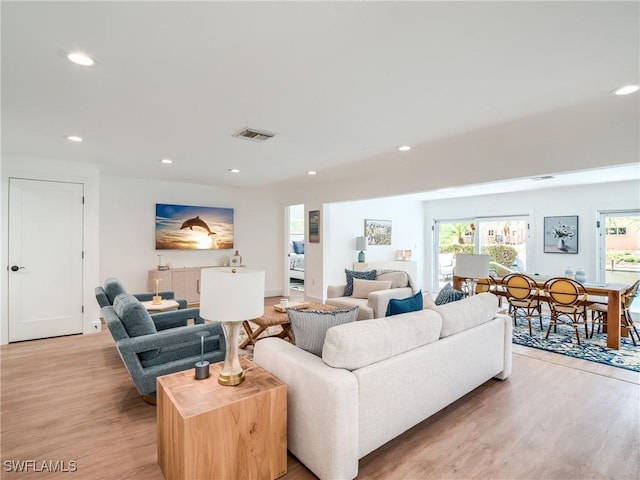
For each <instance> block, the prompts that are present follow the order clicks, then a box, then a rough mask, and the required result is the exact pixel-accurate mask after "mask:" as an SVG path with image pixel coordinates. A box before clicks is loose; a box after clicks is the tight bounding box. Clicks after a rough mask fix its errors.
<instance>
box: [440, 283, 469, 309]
mask: <svg viewBox="0 0 640 480" xmlns="http://www.w3.org/2000/svg"><path fill="white" fill-rule="evenodd" d="M463 298H464V292H461V291H460V290H456V289H455V288H453V287H452V286H451V282H449V283H447V284H446V285H445V286H444V287H442V290H440V293H438V296H437V297H436V305H444V304H445V303H450V302H456V301H458V300H462V299H463Z"/></svg>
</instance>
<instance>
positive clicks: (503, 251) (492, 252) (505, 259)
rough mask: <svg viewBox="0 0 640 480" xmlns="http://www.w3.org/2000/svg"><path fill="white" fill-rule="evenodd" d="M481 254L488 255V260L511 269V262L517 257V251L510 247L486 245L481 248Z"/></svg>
mask: <svg viewBox="0 0 640 480" xmlns="http://www.w3.org/2000/svg"><path fill="white" fill-rule="evenodd" d="M482 253H483V254H484V255H489V260H490V261H493V262H496V263H499V264H500V265H504V266H505V267H511V265H513V261H514V260H515V259H516V257H517V256H518V251H517V250H516V249H515V248H513V247H512V246H510V245H487V246H486V247H483V249H482Z"/></svg>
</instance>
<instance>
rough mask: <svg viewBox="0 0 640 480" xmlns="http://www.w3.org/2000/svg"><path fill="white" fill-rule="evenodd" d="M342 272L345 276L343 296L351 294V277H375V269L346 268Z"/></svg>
mask: <svg viewBox="0 0 640 480" xmlns="http://www.w3.org/2000/svg"><path fill="white" fill-rule="evenodd" d="M344 273H345V275H346V276H347V286H346V287H344V296H345V297H350V296H351V295H353V279H354V278H360V279H362V280H375V279H376V271H375V270H363V271H356V270H347V269H346V268H345V269H344Z"/></svg>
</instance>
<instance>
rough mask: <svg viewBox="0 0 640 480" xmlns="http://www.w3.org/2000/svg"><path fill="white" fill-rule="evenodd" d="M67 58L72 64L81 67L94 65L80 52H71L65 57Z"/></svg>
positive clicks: (87, 56)
mask: <svg viewBox="0 0 640 480" xmlns="http://www.w3.org/2000/svg"><path fill="white" fill-rule="evenodd" d="M67 58H68V59H69V60H71V61H72V62H73V63H75V64H77V65H82V66H83V67H90V66H92V65H94V64H95V63H96V62H95V60H94V59H93V58H91V57H90V56H89V55H87V54H86V53H82V52H71V53H70V54H69V55H67Z"/></svg>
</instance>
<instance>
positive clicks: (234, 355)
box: [200, 267, 264, 386]
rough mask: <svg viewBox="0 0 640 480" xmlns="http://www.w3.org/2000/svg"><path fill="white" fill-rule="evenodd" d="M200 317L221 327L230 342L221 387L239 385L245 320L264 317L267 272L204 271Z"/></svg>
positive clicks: (252, 270)
mask: <svg viewBox="0 0 640 480" xmlns="http://www.w3.org/2000/svg"><path fill="white" fill-rule="evenodd" d="M200 285H201V286H200V316H201V317H202V318H204V319H206V320H211V321H217V322H220V323H221V324H222V328H223V330H224V336H225V339H226V341H227V346H226V352H225V357H224V365H223V367H222V370H221V371H220V375H219V376H218V383H219V384H220V385H228V386H233V385H239V384H241V383H242V382H243V381H244V373H243V371H242V367H241V366H240V359H239V357H238V337H239V333H240V327H241V325H242V322H243V321H245V320H251V319H254V318H257V317H260V316H262V315H263V314H264V270H258V269H255V268H234V267H222V268H220V267H218V268H203V269H202V273H201V279H200Z"/></svg>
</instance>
